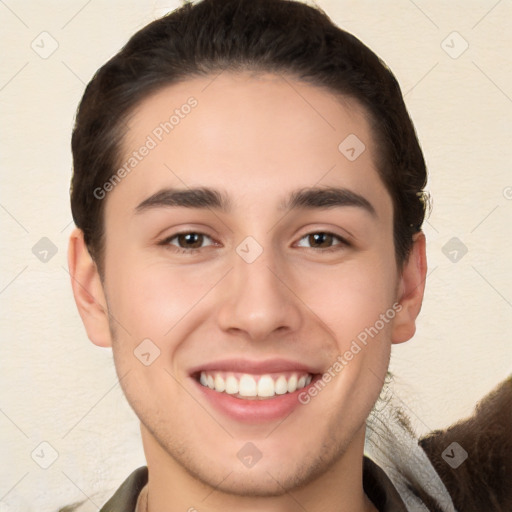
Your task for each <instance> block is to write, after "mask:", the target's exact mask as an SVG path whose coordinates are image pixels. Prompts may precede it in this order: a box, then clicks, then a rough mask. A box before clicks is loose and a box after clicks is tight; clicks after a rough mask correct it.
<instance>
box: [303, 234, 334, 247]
mask: <svg viewBox="0 0 512 512" xmlns="http://www.w3.org/2000/svg"><path fill="white" fill-rule="evenodd" d="M333 239H334V237H333V236H332V235H331V234H330V233H312V234H311V235H308V242H309V244H310V245H311V247H331V245H332V242H333Z"/></svg>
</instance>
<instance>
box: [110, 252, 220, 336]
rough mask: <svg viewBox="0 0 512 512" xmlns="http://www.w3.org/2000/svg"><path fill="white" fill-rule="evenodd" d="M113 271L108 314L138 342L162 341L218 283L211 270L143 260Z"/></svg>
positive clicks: (122, 264)
mask: <svg viewBox="0 0 512 512" xmlns="http://www.w3.org/2000/svg"><path fill="white" fill-rule="evenodd" d="M112 269H113V270H111V274H110V279H109V283H108V284H109V291H110V293H109V296H110V300H109V306H110V308H111V310H112V311H111V312H112V314H113V315H114V316H115V317H116V319H117V320H118V321H119V322H120V323H122V324H123V325H125V326H126V330H127V331H129V332H130V333H131V334H132V337H134V338H137V339H143V338H146V337H147V338H151V339H155V341H156V340H162V339H163V338H164V337H166V334H168V332H169V331H170V330H172V329H173V328H174V326H175V325H177V324H178V323H179V322H180V320H181V319H183V318H184V317H185V316H187V315H188V314H189V313H191V312H192V311H193V310H194V308H195V307H196V306H197V304H198V303H199V302H200V301H201V298H202V297H203V296H205V294H207V293H208V291H209V290H210V289H211V288H212V287H213V286H214V285H215V283H216V282H217V281H218V278H217V275H216V273H215V272H212V269H210V270H209V271H207V269H206V268H204V269H201V268H198V267H195V268H192V267H189V268H188V269H184V268H183V266H171V265H168V264H165V263H149V262H148V261H145V260H144V259H139V260H137V259H135V258H132V259H129V258H124V259H123V260H122V262H119V264H118V265H116V266H115V269H114V266H113V265H112Z"/></svg>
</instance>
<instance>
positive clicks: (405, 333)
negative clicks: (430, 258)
mask: <svg viewBox="0 0 512 512" xmlns="http://www.w3.org/2000/svg"><path fill="white" fill-rule="evenodd" d="M426 277H427V255H426V250H425V235H424V234H423V232H421V231H420V232H419V233H416V234H415V235H414V238H413V246H412V249H411V252H410V254H409V257H408V258H407V261H406V262H405V263H404V266H403V269H402V274H401V276H400V281H399V285H398V297H397V301H398V302H399V304H400V305H401V306H402V308H401V309H400V311H399V312H397V314H396V316H395V320H394V323H393V331H392V337H391V341H392V342H393V343H403V342H404V341H407V340H409V339H411V338H412V337H413V335H414V333H415V332H416V317H417V316H418V314H419V312H420V310H421V303H422V302H423V293H424V291H425V279H426Z"/></svg>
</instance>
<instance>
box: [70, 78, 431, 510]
mask: <svg viewBox="0 0 512 512" xmlns="http://www.w3.org/2000/svg"><path fill="white" fill-rule="evenodd" d="M190 96H194V97H195V98H196V99H197V101H198V105H197V107H196V108H194V109H193V110H192V111H191V113H190V114H189V115H188V116H186V117H185V118H184V119H182V120H181V121H180V124H179V125H178V126H176V127H175V129H174V130H173V131H172V132H171V133H170V134H169V135H167V136H165V137H164V138H163V140H162V141H161V142H160V143H159V144H158V145H157V147H156V148H154V149H153V150H151V152H150V153H149V155H148V156H147V157H146V158H144V159H143V160H142V161H141V162H140V163H139V164H138V165H137V167H136V169H134V170H133V171H132V172H131V173H130V174H129V175H128V176H127V177H126V178H124V179H123V180H122V181H121V183H119V184H118V185H117V186H116V187H115V188H114V189H113V190H112V191H111V192H109V193H108V194H107V197H106V198H105V199H104V200H105V201H106V204H105V234H106V240H107V242H106V250H105V255H104V258H105V259H104V265H105V273H104V278H103V280H102V279H101V278H100V276H99V274H98V272H97V269H96V266H95V264H94V262H93V261H92V259H91V258H90V256H89V253H88V252H87V249H86V247H85V246H84V242H83V236H82V233H81V231H80V230H78V229H77V230H75V231H74V232H73V234H72V235H71V239H70V248H69V267H70V272H71V275H72V285H73V291H74V295H75V299H76V302H77V306H78V309H79V312H80V315H81V317H82V320H83V322H84V325H85V327H86V330H87V333H88V336H89V338H90V339H91V341H92V342H93V343H95V344H97V345H99V346H104V347H107V346H112V348H113V354H114V359H115V364H116V368H117V372H118V375H119V377H120V379H121V384H122V387H123V390H124V392H125V394H126V396H127V398H128V400H129V402H130V404H131V406H132V407H133V409H134V411H135V412H136V414H137V415H138V417H139V418H140V420H141V432H142V440H143V445H144V450H145V454H146V458H147V463H148V468H149V475H150V476H149V484H148V491H149V492H148V496H149V500H148V505H149V510H150V511H157V510H166V511H183V510H188V509H190V508H191V507H195V508H197V510H200V511H201V512H203V511H211V512H214V511H220V510H226V509H230V510H237V509H238V510H246V511H260V510H261V511H263V510H265V511H275V512H278V511H279V512H285V511H290V512H291V511H296V510H298V509H302V508H301V507H303V509H305V510H308V511H310V512H319V511H334V510H337V511H338V510H339V511H341V510H343V511H363V510H375V509H374V508H373V505H372V504H371V503H370V502H369V500H368V499H367V498H366V497H365V495H364V492H363V489H362V484H361V475H362V453H363V444H364V433H365V421H366V418H367V416H368V414H369V413H370V411H371V408H372V407H373V404H374V403H375V401H376V399H377V397H378V395H379V393H380V391H381V388H382V385H383V382H384V377H385V374H386V371H387V367H388V363H389V355H390V348H391V345H392V343H400V342H403V341H406V340H408V339H409V338H410V337H411V336H412V335H413V334H414V330H415V319H416V317H417V315H418V313H419V310H420V307H421V301H422V297H423V289H424V280H425V274H426V260H425V239H424V236H423V234H421V233H420V234H418V235H417V236H416V237H415V239H414V245H413V249H412V251H411V254H410V256H409V258H408V260H407V261H406V262H405V263H404V265H403V267H399V266H398V265H397V263H396V260H395V251H394V246H393V206H392V201H391V198H390V195H389V194H388V192H387V190H386V189H385V187H384V184H383V182H382V181H381V179H380V177H379V175H378V172H377V168H376V161H377V158H376V154H377V153H376V148H375V146H374V143H373V139H372V134H371V131H370V126H369V124H368V121H367V118H366V116H365V115H364V114H365V113H364V111H363V110H362V108H361V107H360V106H359V105H358V104H357V103H356V102H355V101H353V100H349V99H346V98H345V99H340V98H337V97H335V96H334V95H332V94H331V93H330V92H328V91H326V90H325V89H322V88H319V87H316V86H312V85H308V84H304V83H301V82H299V81H296V80H294V79H292V78H291V77H287V78H284V77H281V76H276V75H257V76H256V75H249V74H246V73H244V74H232V73H228V72H224V73H222V74H221V75H220V76H218V77H217V78H216V79H215V80H213V77H201V78H194V79H190V80H187V81H186V82H182V83H180V84H177V85H172V86H170V87H166V88H165V89H162V90H160V91H159V92H157V93H156V94H154V95H153V96H151V97H149V98H146V99H145V100H144V101H143V102H142V103H141V104H140V105H139V106H138V108H137V110H136V111H135V112H134V115H133V116H132V117H131V119H130V129H129V131H128V133H127V135H126V137H125V140H124V150H125V154H126V155H129V154H130V153H131V151H133V150H135V149H137V148H139V147H140V146H141V145H142V144H143V143H144V141H145V140H146V137H147V136H148V134H151V133H152V130H153V129H154V128H155V126H157V125H158V124H159V123H160V122H162V121H163V120H164V119H167V118H168V117H169V115H170V114H171V113H172V111H173V110H174V109H175V108H177V107H179V106H180V105H182V104H183V103H185V102H186V100H187V98H189V97H190ZM349 134H356V135H357V137H358V138H359V139H360V140H361V141H363V142H364V144H365V146H366V150H365V151H364V152H363V153H362V154H361V155H360V156H359V157H358V158H357V159H356V160H355V161H349V160H348V159H347V158H346V157H345V156H344V155H343V154H342V153H341V152H340V151H339V150H338V145H339V144H340V142H341V141H342V140H344V139H345V137H347V136H348V135H349ZM199 186H203V187H211V188H215V189H218V190H220V191H222V192H223V193H224V194H225V195H226V196H228V197H229V199H230V202H231V208H230V209H229V211H220V210H218V209H214V208H211V209H208V208H186V207H170V206H168V207H158V208H148V209H145V210H143V211H140V212H136V207H137V205H139V204H140V203H141V202H142V201H144V200H145V199H147V198H148V197H149V196H151V195H152V194H154V193H155V192H158V191H159V190H161V189H163V188H166V187H174V188H180V189H185V190H186V189H188V188H194V187H199ZM311 187H320V188H325V187H341V188H344V189H348V190H350V191H352V192H354V193H357V194H359V195H361V196H363V197H364V198H365V199H366V200H367V201H368V202H369V203H370V204H371V205H372V207H373V209H374V214H372V213H370V212H369V211H368V210H367V209H365V208H362V207H360V206H354V205H352V206H350V205H349V206H347V205H345V206H337V207H332V208H309V209H308V208H302V209H295V210H290V211H285V210H282V209H280V208H279V205H280V203H281V201H282V200H283V199H286V198H287V197H288V196H289V194H290V193H291V192H292V191H294V190H296V189H298V188H311ZM177 232H191V233H204V234H205V235H207V237H205V238H204V239H203V242H202V244H203V247H202V248H201V249H200V251H199V252H196V253H192V254H190V253H189V254H185V253H180V252H178V250H179V247H178V246H179V240H178V239H177V238H174V239H172V240H171V241H170V242H169V241H168V242H167V244H162V243H161V242H162V241H163V240H165V239H168V238H169V237H172V236H173V235H175V234H176V233H177ZM318 232H320V233H321V232H332V233H334V234H335V235H336V236H339V237H342V238H343V239H344V240H346V241H347V242H348V243H341V242H340V240H338V239H337V238H333V239H329V238H328V239H327V242H325V243H324V244H323V245H322V244H321V245H320V247H317V246H315V242H314V240H313V241H312V240H311V238H308V236H307V235H308V234H311V233H318ZM247 236H251V237H253V238H254V239H255V240H256V241H257V242H258V244H259V245H260V246H261V248H262V249H263V252H262V254H261V255H260V256H259V257H258V258H257V259H256V260H255V261H254V262H252V263H247V262H246V261H244V259H242V258H241V257H240V256H239V254H237V252H236V248H237V246H238V245H239V244H240V243H241V242H242V241H243V240H244V239H245V238H246V237H247ZM208 237H210V238H208ZM199 245H201V242H199ZM329 246H332V247H331V250H330V251H329V250H328V248H329ZM185 251H190V249H187V248H185ZM394 303H400V305H401V310H400V312H398V313H397V314H396V316H395V317H394V319H393V320H392V321H389V323H387V324H386V325H385V327H384V328H383V329H382V330H380V331H379V333H378V335H377V336H375V337H374V338H373V339H372V340H371V342H369V343H368V344H367V345H366V346H363V347H362V350H361V351H360V352H359V353H358V354H357V355H355V356H354V358H353V359H352V360H351V361H350V363H349V364H347V365H346V366H345V367H344V369H343V370H342V372H341V373H339V374H337V376H336V377H335V378H333V379H332V380H331V382H330V383H329V384H328V385H327V386H326V387H325V389H323V390H322V391H321V392H320V393H319V394H318V396H316V397H315V398H314V399H312V400H311V401H310V403H308V404H307V405H301V406H300V407H298V408H296V409H295V410H294V411H293V412H292V414H290V415H289V416H288V417H287V418H286V419H284V420H279V421H269V422H264V423H254V424H250V423H249V424H247V423H242V422H239V421H236V420H234V419H232V418H230V417H227V416H226V415H224V414H223V413H221V412H219V411H218V410H216V409H215V408H213V407H212V406H211V404H210V403H209V402H208V401H207V400H206V399H205V398H204V396H202V394H201V393H200V392H199V390H198V388H197V384H196V383H195V382H193V380H192V379H191V377H190V376H189V374H188V371H189V369H190V368H192V367H195V366H197V365H201V364H204V363H208V362H210V361H216V360H220V359H223V358H225V357H228V356H230V357H242V358H246V359H252V360H261V359H267V358H268V359H271V358H273V357H282V358H286V359H291V360H293V361H297V362H303V363H305V364H308V365H312V366H314V367H315V368H316V369H318V372H319V373H322V372H324V371H326V370H327V369H328V368H329V367H331V366H332V364H333V363H334V361H335V360H336V357H337V356H338V355H339V354H343V353H344V352H345V351H346V350H347V349H348V348H349V347H350V343H351V341H352V340H354V339H355V338H356V336H357V335H358V334H359V333H360V332H362V331H364V329H365V328H367V327H369V326H373V325H374V324H375V322H376V321H377V320H378V319H379V315H381V314H383V313H385V312H386V311H388V310H389V309H390V308H391V307H392V305H393V304H394ZM146 338H149V339H151V340H152V342H153V343H154V344H155V345H157V346H158V348H159V349H160V351H161V353H160V356H159V357H158V358H157V359H156V360H155V361H154V362H153V363H152V364H151V365H150V366H145V365H143V364H141V362H140V361H139V360H138V359H137V358H136V357H134V354H133V351H134V349H135V348H136V347H137V346H138V345H139V344H140V343H141V341H142V340H143V339H146ZM249 441H250V442H252V443H253V444H254V445H255V446H257V448H258V449H259V451H260V452H261V453H262V457H261V459H260V460H259V461H258V462H257V463H256V464H255V465H254V466H253V467H252V468H250V469H249V468H246V467H245V466H244V465H243V464H241V462H240V460H239V459H238V457H237V452H238V451H239V450H240V449H241V448H242V447H243V446H244V445H245V444H246V443H247V442H249ZM299 505H300V506H299Z"/></svg>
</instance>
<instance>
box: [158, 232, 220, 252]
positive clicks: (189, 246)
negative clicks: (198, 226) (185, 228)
mask: <svg viewBox="0 0 512 512" xmlns="http://www.w3.org/2000/svg"><path fill="white" fill-rule="evenodd" d="M160 245H166V246H172V247H174V248H175V249H176V250H178V251H182V252H191V253H193V252H194V250H198V249H202V248H204V247H207V246H209V245H213V244H212V239H211V238H210V237H209V236H208V235H204V234H203V233H196V232H194V231H189V232H186V233H177V234H175V235H173V236H170V237H168V238H166V239H165V240H162V242H160Z"/></svg>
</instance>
